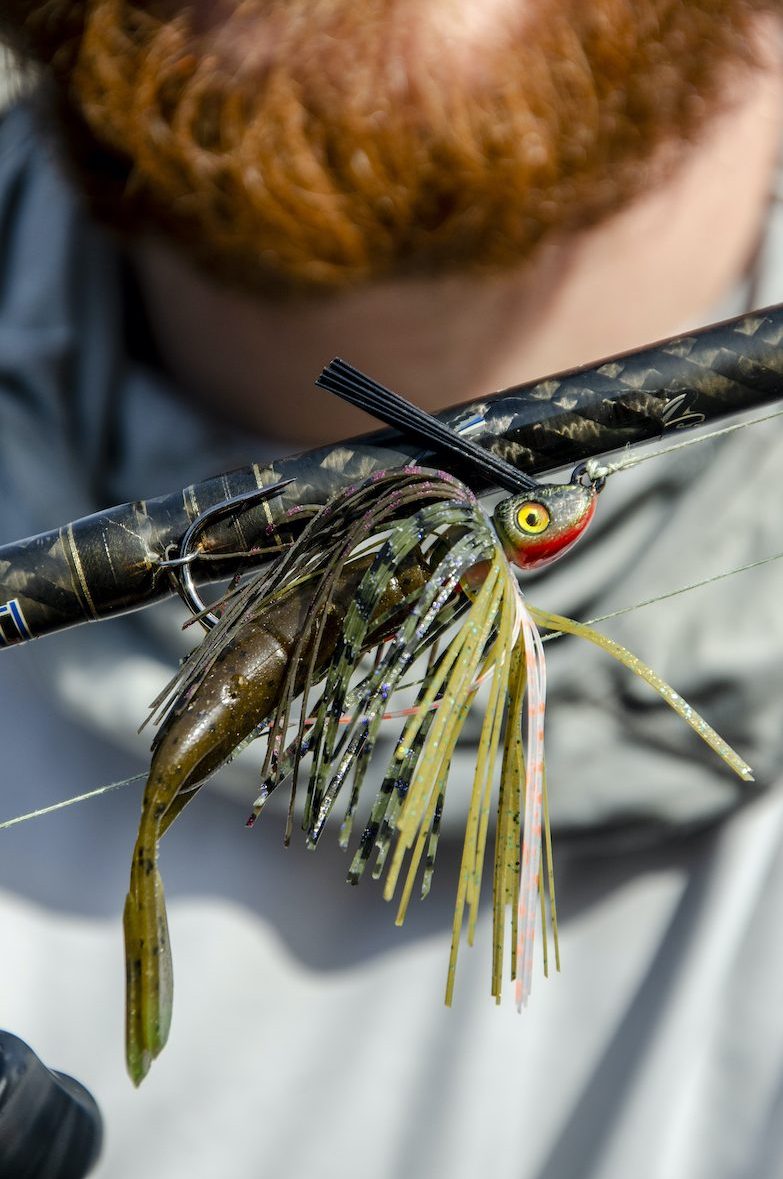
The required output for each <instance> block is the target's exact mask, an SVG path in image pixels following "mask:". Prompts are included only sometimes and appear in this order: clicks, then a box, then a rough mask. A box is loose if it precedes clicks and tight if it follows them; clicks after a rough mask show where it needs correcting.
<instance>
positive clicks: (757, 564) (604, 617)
mask: <svg viewBox="0 0 783 1179" xmlns="http://www.w3.org/2000/svg"><path fill="white" fill-rule="evenodd" d="M773 416H778V415H773ZM749 424H750V423H749ZM671 449H673V450H674V449H678V448H677V447H672V448H671ZM781 558H783V552H780V553H773V555H772V556H771V557H762V559H761V560H760V561H750V562H748V564H747V565H739V566H737V568H736V569H728V570H727V571H726V572H725V573H715V574H713V576H712V577H705V578H703V579H702V580H701V581H693V582H691V583H690V585H683V586H680V588H679V589H674V590H668V591H667V592H666V593H665V594H659V595H658V596H657V597H655V598H646V599H645V600H644V601H643V602H635V603H634V604H633V605H632V606H621V607H620V609H618V610H612V611H610V612H609V613H608V614H599V615H598V616H597V617H596V618H591V619H589V620H588V622H587V623H586V624H585V625H586V626H595V625H596V623H599V622H608V621H609V620H610V619H612V618H619V617H620V616H621V615H623V614H632V613H633V612H634V610H642V609H643V608H644V607H645V606H654V605H655V603H656V602H665V601H666V600H667V598H676V597H679V595H680V594H687V593H690V591H691V590H696V589H701V588H702V586H705V585H713V584H714V583H715V582H717V581H723V580H724V579H725V578H727V577H734V576H735V574H737V573H747V572H748V571H749V570H750V569H759V568H761V566H762V565H771V564H772V562H773V561H779V560H781ZM561 638H563V632H561V631H551V632H550V633H549V634H546V635H542V636H541V641H542V642H543V643H549V642H551V641H552V640H553V639H561ZM403 686H404V687H412V686H414V687H415V684H408V685H403ZM407 711H408V710H407V709H406V710H401V711H400V713H399V715H403V714H404V713H407ZM392 715H394V716H396V715H398V714H397V713H395V714H392ZM143 778H146V774H134V775H133V777H131V778H123V779H122V781H121V782H111V783H110V784H109V785H108V786H99V787H98V789H97V790H90V791H88V792H87V794H77V795H76V796H75V797H74V798H67V799H65V800H64V801H63V802H55V803H53V804H52V805H51V806H45V807H41V808H40V810H37V811H30V812H29V813H28V814H26V815H17V816H16V818H13V819H6V820H5V822H3V823H0V831H5V830H7V828H9V827H15V826H16V825H17V824H18V823H26V822H27V820H28V819H39V818H41V817H42V816H43V815H50V814H52V812H53V811H61V810H64V809H65V808H66V807H69V806H74V805H75V804H76V803H77V802H87V801H88V800H89V799H91V798H98V796H99V795H101V794H108V793H109V791H110V790H119V788H120V787H121V786H130V785H131V783H133V782H139V781H141V780H142V779H143Z"/></svg>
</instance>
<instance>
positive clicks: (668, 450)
mask: <svg viewBox="0 0 783 1179" xmlns="http://www.w3.org/2000/svg"><path fill="white" fill-rule="evenodd" d="M779 417H783V409H777V410H775V412H774V413H770V414H767V415H766V416H765V417H763V418H753V419H751V421H749V422H735V423H734V425H733V426H724V427H723V428H722V429H720V430H711V431H710V433H709V434H698V435H697V436H696V437H695V438H686V439H685V441H684V442H677V443H675V444H674V446H664V447H663V448H662V449H661V450H652V451H650V453H649V454H632V453H631V452H630V451H624V452H623V453H622V454H621V455H620V457H619V458H616V459H614V461H613V462H609V463H603V462H601V460H600V459H597V458H592V459H588V460H587V462H586V463H585V471H586V472H587V474H588V476H589V477H590V478H591V479H595V480H597V479H608V478H609V476H610V475H616V474H617V472H618V471H627V470H630V468H631V467H638V465H639V463H646V462H647V461H648V459H654V458H662V457H663V456H664V455H666V454H673V453H674V451H675V450H684V449H685V447H686V446H698V444H699V443H700V442H709V441H710V440H711V439H713V438H722V437H724V435H726V434H733V433H734V431H735V430H744V429H745V428H746V427H747V426H760V425H762V424H763V423H764V422H771V421H773V420H774V419H775V418H779ZM645 604H646V603H645ZM630 609H633V607H630Z"/></svg>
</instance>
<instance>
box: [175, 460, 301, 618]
mask: <svg viewBox="0 0 783 1179" xmlns="http://www.w3.org/2000/svg"><path fill="white" fill-rule="evenodd" d="M293 482H294V480H293V479H281V480H280V481H279V482H277V483H271V484H270V485H269V486H268V487H255V488H253V490H252V491H244V492H242V494H241V495H233V496H231V498H230V499H224V500H221V501H220V502H219V503H216V504H213V505H212V507H211V508H207V509H206V510H205V511H203V512H202V513H201V514H200V515H199V516H196V519H195V520H194V521H193V522H192V524H191V525H190V526H189V528H188V529H187V531H186V532H185V535H184V536H183V537H182V541H181V542H180V546H179V555H178V556H177V557H176V558H175V559H174V560H173V561H170V562H168V564H169V566H170V567H171V566H175V567H176V574H175V576H176V579H177V590H178V592H179V596H180V597H181V598H182V600H183V602H184V603H185V605H186V606H187V608H188V609H189V610H190V612H191V613H192V614H194V615H195V616H196V618H197V619H198V621H199V622H200V623H201V625H202V626H203V627H204V630H211V629H212V627H213V626H215V625H216V624H217V622H218V616H217V614H213V613H212V611H211V610H210V609H209V607H208V606H207V605H206V603H205V602H204V601H203V600H202V598H201V597H200V595H199V593H198V591H197V589H196V586H195V583H194V581H193V574H192V572H191V566H192V564H193V562H194V561H195V560H197V559H198V557H199V552H198V550H197V549H196V547H195V546H196V542H197V541H198V539H199V537H200V536H201V534H202V532H203V531H204V529H205V528H206V527H207V526H208V525H210V524H216V523H217V521H218V520H222V519H223V518H224V517H225V516H230V515H234V514H237V513H238V512H240V511H245V510H246V509H247V508H249V507H252V506H253V504H257V503H262V502H263V501H264V500H266V499H271V498H272V497H273V496H275V495H278V494H279V493H280V492H281V491H282V490H283V488H284V487H288V486H289V484H291V483H293Z"/></svg>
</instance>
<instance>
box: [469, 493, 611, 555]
mask: <svg viewBox="0 0 783 1179" xmlns="http://www.w3.org/2000/svg"><path fill="white" fill-rule="evenodd" d="M597 497H598V492H597V489H596V487H595V486H593V485H592V484H590V485H587V486H584V485H583V484H582V483H578V482H574V483H542V484H541V486H540V487H537V488H536V489H535V491H530V492H525V493H524V494H523V495H512V496H511V497H510V498H509V499H504V500H501V502H500V503H499V504H498V505H497V507H496V508H495V511H494V513H493V516H492V522H493V524H494V525H495V531H496V532H497V534H498V536H499V537H500V542H501V544H502V545H503V549H504V551H505V554H506V556H507V557H508V559H509V561H510V562H511V564H512V565H516V566H517V567H518V568H520V569H540V568H541V567H542V566H543V565H548V564H549V563H550V562H551V561H556V560H557V558H558V557H561V556H562V555H563V553H565V552H566V551H567V550H568V549H570V548H571V546H572V545H573V544H575V542H576V541H577V540H579V537H580V536H581V535H582V533H583V532H584V530H585V528H586V527H587V525H588V524H589V523H590V521H591V520H592V518H593V512H594V511H595V504H596V499H597Z"/></svg>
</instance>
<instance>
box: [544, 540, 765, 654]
mask: <svg viewBox="0 0 783 1179" xmlns="http://www.w3.org/2000/svg"><path fill="white" fill-rule="evenodd" d="M781 557H783V553H773V555H772V556H771V557H762V558H761V560H760V561H749V562H748V564H747V565H738V566H737V568H736V569H727V570H726V572H725V573H715V574H713V576H712V577H705V578H703V579H702V580H701V581H692V582H691V583H690V585H682V586H680V587H679V589H673V590H667V591H666V593H665V594H658V596H657V597H655V598H645V600H644V601H643V602H634V604H633V606H621V607H620V608H619V610H610V612H609V613H608V614H599V615H598V616H597V617H596V618H590V619H588V621H587V622H586V623H585V626H595V625H596V623H598V622H608V621H609V619H610V618H619V617H620V615H622V614H631V613H633V611H634V610H642V609H644V607H645V606H654V605H655V603H656V602H665V601H666V599H667V598H677V597H679V596H680V594H687V593H689V592H690V591H691V590H696V589H701V588H702V586H705V585H712V584H713V583H714V582H716V581H723V580H724V578H726V577H734V575H735V574H736V573H747V572H748V570H749V569H759V568H760V567H761V566H762V565H771V564H772V562H773V561H779V560H780V559H781ZM562 637H563V634H562V632H560V631H553V632H551V633H550V634H548V635H544V637H543V639H542V642H544V643H548V642H551V640H552V639H560V638H562Z"/></svg>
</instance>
